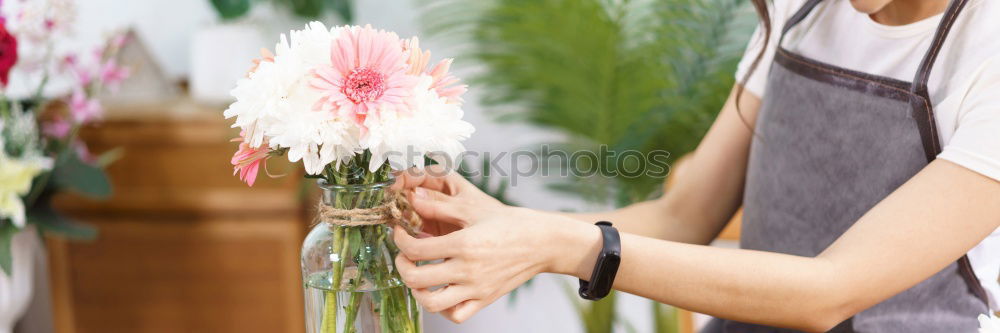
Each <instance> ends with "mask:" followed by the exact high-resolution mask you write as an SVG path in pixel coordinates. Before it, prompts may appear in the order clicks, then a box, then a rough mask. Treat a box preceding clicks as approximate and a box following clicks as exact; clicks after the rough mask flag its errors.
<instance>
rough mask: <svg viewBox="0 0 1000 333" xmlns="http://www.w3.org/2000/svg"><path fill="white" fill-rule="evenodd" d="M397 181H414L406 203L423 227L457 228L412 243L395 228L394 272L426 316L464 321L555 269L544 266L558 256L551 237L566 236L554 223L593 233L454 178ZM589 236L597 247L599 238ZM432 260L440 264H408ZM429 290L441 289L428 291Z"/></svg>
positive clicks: (593, 234)
mask: <svg viewBox="0 0 1000 333" xmlns="http://www.w3.org/2000/svg"><path fill="white" fill-rule="evenodd" d="M402 183H403V187H404V188H407V187H409V185H411V184H417V183H419V184H420V185H418V186H415V187H412V188H414V194H413V195H412V199H411V204H412V205H413V208H414V210H416V212H417V213H418V214H420V216H421V217H422V218H424V219H425V220H428V221H431V222H430V224H429V225H437V226H439V227H441V228H442V230H450V229H457V230H453V231H450V232H446V233H437V234H436V236H435V237H428V238H420V239H418V238H414V237H412V236H410V235H409V234H407V233H406V232H404V231H402V230H401V229H397V230H396V232H395V233H394V234H395V241H396V245H398V246H399V249H400V250H401V253H400V255H399V256H397V257H396V268H397V269H398V270H399V273H400V275H401V276H402V278H403V281H404V282H405V283H406V285H407V286H409V287H410V288H412V289H413V293H414V297H415V298H416V299H417V301H418V302H419V303H420V304H421V305H423V306H424V308H425V309H427V311H430V312H441V314H442V315H443V316H445V317H446V318H448V319H450V320H452V321H454V322H462V321H465V320H466V319H468V318H469V317H471V316H472V315H473V314H475V313H476V312H478V311H479V310H481V309H482V308H484V307H486V306H487V305H489V304H490V303H492V302H494V301H496V300H497V299H498V298H500V296H503V295H504V294H506V293H508V292H510V291H511V290H513V289H514V288H516V287H517V286H519V285H521V284H522V283H524V282H525V281H527V280H528V279H530V278H531V277H533V276H535V275H536V274H538V273H541V272H546V271H553V270H557V269H558V268H556V267H553V265H552V264H551V263H554V262H558V261H557V260H553V259H555V257H556V256H561V255H560V254H557V253H556V252H557V251H556V250H557V249H558V248H559V247H558V246H552V244H553V242H559V238H558V236H556V235H564V234H566V233H565V232H563V233H560V232H559V231H560V230H558V229H560V226H567V227H569V226H572V227H576V228H580V227H583V228H593V229H596V227H593V226H587V225H585V224H583V223H579V222H576V221H574V220H572V219H570V218H568V217H563V216H559V215H556V214H550V213H544V212H539V211H535V210H530V209H525V208H517V207H510V206H506V205H503V204H501V203H500V202H499V201H497V200H495V199H493V198H492V197H489V196H488V195H486V194H484V193H482V192H480V191H478V189H476V188H475V186H473V185H471V184H469V183H468V182H465V181H464V179H462V178H461V177H459V176H457V175H454V174H451V175H448V176H445V177H438V178H424V179H419V180H415V179H410V178H407V179H405V180H404V181H403V182H402ZM425 184H426V185H427V186H424V185H425ZM436 189H441V190H446V191H447V192H445V191H438V190H436ZM449 193H451V195H449ZM576 228H564V229H565V230H569V229H576ZM576 230H579V229H576ZM590 231H591V234H592V236H593V237H594V239H593V241H594V242H597V237H599V235H600V233H599V232H597V231H596V230H590ZM431 233H434V232H431ZM584 238H586V237H584ZM440 259H443V260H444V261H442V262H440V263H434V264H426V265H421V266H417V265H416V264H415V263H416V262H417V261H431V260H440ZM564 259H565V258H564ZM567 269H575V268H567ZM437 286H443V287H440V288H438V289H434V290H431V288H432V287H437Z"/></svg>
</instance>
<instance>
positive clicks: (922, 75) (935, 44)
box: [911, 0, 969, 93]
mask: <svg viewBox="0 0 1000 333" xmlns="http://www.w3.org/2000/svg"><path fill="white" fill-rule="evenodd" d="M967 3H969V1H968V0H952V1H951V3H950V4H949V5H948V9H947V10H945V12H944V17H942V18H941V22H940V23H938V27H937V30H936V31H935V32H934V40H933V41H932V42H931V47H930V49H928V50H927V53H926V54H924V59H923V60H922V61H920V67H919V68H918V69H917V74H916V75H915V76H914V77H913V87H912V90H911V91H912V92H913V93H918V92H921V91H922V92H926V91H927V79H928V78H929V77H930V76H931V69H932V68H934V61H935V60H937V56H938V54H939V53H940V51H941V46H942V45H943V44H944V41H945V39H946V38H948V32H950V31H951V27H952V26H954V25H955V20H956V18H957V17H958V13H959V12H961V11H962V9H963V8H965V5H966V4H967Z"/></svg>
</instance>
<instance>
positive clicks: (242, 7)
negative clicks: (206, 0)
mask: <svg viewBox="0 0 1000 333" xmlns="http://www.w3.org/2000/svg"><path fill="white" fill-rule="evenodd" d="M211 1H212V7H215V11H216V12H217V13H219V17H221V18H222V19H223V20H232V19H237V18H239V17H241V16H243V15H245V14H246V13H247V12H249V11H250V0H211Z"/></svg>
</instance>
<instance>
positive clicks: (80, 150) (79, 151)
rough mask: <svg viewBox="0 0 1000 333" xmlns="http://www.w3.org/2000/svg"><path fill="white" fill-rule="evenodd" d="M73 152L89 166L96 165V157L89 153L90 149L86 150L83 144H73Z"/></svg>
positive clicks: (79, 142) (80, 142) (77, 142)
mask: <svg viewBox="0 0 1000 333" xmlns="http://www.w3.org/2000/svg"><path fill="white" fill-rule="evenodd" d="M73 151H75V152H76V156H77V157H79V158H80V160H81V161H84V162H86V163H90V164H94V163H97V156H94V154H91V153H90V148H87V144H86V143H85V142H83V141H80V140H77V141H76V142H74V143H73Z"/></svg>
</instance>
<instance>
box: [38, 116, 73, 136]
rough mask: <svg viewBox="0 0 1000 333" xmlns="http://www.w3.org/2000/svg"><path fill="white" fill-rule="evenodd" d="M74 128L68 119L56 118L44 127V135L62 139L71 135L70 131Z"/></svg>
mask: <svg viewBox="0 0 1000 333" xmlns="http://www.w3.org/2000/svg"><path fill="white" fill-rule="evenodd" d="M71 127H72V125H70V123H69V122H68V121H66V119H63V118H55V119H53V120H51V121H49V122H46V123H45V124H43V125H42V133H44V134H45V135H47V136H49V137H53V138H57V139H62V138H65V137H66V135H67V134H69V130H70V128H71Z"/></svg>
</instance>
